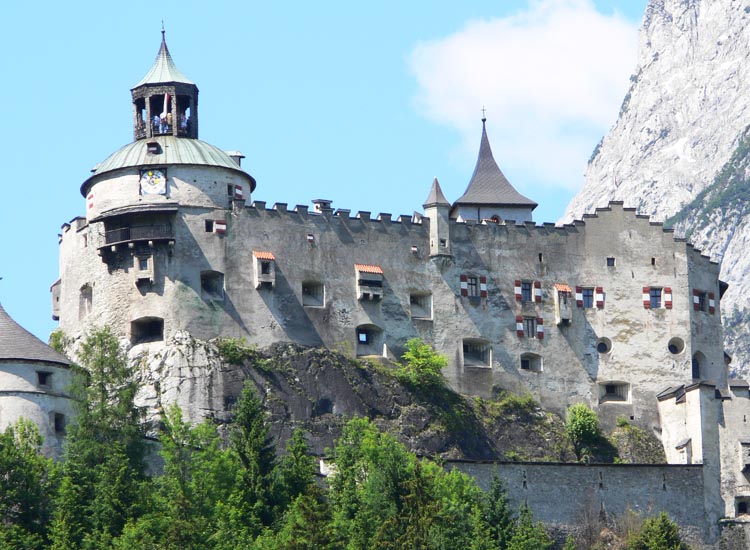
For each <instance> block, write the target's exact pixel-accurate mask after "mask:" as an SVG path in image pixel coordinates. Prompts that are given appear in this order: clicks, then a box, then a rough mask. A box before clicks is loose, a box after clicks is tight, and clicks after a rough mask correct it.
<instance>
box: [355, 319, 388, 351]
mask: <svg viewBox="0 0 750 550" xmlns="http://www.w3.org/2000/svg"><path fill="white" fill-rule="evenodd" d="M356 334H357V356H363V355H382V354H383V331H382V329H380V327H378V326H375V325H360V326H358V327H357V332H356Z"/></svg>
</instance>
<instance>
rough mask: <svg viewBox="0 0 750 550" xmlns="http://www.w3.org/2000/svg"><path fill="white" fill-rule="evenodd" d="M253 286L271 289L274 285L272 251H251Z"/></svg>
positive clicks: (274, 275) (273, 257)
mask: <svg viewBox="0 0 750 550" xmlns="http://www.w3.org/2000/svg"><path fill="white" fill-rule="evenodd" d="M253 271H254V273H255V288H268V289H273V287H274V286H276V256H274V255H273V253H272V252H268V251H262V250H254V251H253Z"/></svg>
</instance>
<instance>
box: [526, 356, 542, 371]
mask: <svg viewBox="0 0 750 550" xmlns="http://www.w3.org/2000/svg"><path fill="white" fill-rule="evenodd" d="M521 370H526V371H530V372H542V370H543V369H542V356H541V355H537V354H536V353H523V354H521Z"/></svg>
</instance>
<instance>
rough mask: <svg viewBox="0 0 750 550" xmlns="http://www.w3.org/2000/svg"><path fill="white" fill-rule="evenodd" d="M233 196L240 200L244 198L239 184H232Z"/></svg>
mask: <svg viewBox="0 0 750 550" xmlns="http://www.w3.org/2000/svg"><path fill="white" fill-rule="evenodd" d="M234 198H235V199H240V200H242V199H244V198H245V194H244V192H243V191H242V186H241V185H235V186H234Z"/></svg>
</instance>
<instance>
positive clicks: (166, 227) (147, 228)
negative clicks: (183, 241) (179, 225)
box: [99, 223, 174, 255]
mask: <svg viewBox="0 0 750 550" xmlns="http://www.w3.org/2000/svg"><path fill="white" fill-rule="evenodd" d="M163 241H166V242H167V243H168V244H169V245H170V246H173V245H174V231H173V229H172V224H170V223H162V224H149V225H129V226H125V227H118V228H115V229H109V230H107V231H105V232H104V243H103V244H102V245H100V246H99V254H100V255H103V253H104V252H107V251H111V252H117V249H118V248H119V247H122V246H123V245H127V247H128V248H134V247H135V245H136V244H138V243H146V244H148V245H149V246H153V245H154V243H156V242H163Z"/></svg>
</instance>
